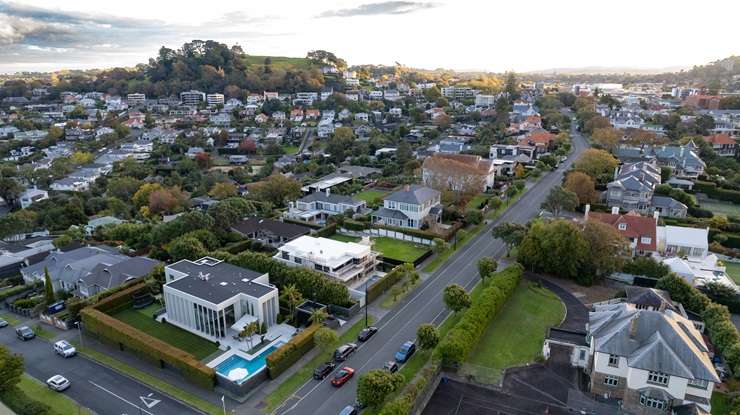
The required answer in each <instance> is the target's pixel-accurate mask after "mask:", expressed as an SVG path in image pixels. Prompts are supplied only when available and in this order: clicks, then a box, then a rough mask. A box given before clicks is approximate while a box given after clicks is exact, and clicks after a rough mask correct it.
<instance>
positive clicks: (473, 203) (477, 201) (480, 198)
mask: <svg viewBox="0 0 740 415" xmlns="http://www.w3.org/2000/svg"><path fill="white" fill-rule="evenodd" d="M489 197H491V195H490V194H485V193H481V194H479V195H477V196H476V197H474V198H472V199H470V201H469V202H468V204H467V205H465V209H480V205H481V204H482V203H483V202H484V201H485V200H486V199H488V198H489Z"/></svg>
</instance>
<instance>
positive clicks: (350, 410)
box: [339, 405, 358, 415]
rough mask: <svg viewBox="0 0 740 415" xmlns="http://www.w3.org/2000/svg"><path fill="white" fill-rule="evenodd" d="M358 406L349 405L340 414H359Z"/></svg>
mask: <svg viewBox="0 0 740 415" xmlns="http://www.w3.org/2000/svg"><path fill="white" fill-rule="evenodd" d="M357 414H358V412H357V408H355V407H354V406H352V405H347V406H345V407H344V409H342V411H341V412H339V415H357Z"/></svg>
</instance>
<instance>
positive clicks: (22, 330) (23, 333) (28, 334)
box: [15, 326, 36, 341]
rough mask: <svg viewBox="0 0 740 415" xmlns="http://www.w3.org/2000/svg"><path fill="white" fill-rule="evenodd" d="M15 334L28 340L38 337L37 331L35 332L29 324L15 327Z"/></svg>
mask: <svg viewBox="0 0 740 415" xmlns="http://www.w3.org/2000/svg"><path fill="white" fill-rule="evenodd" d="M15 335H16V336H18V338H19V339H21V340H23V341H26V340H31V339H33V338H34V337H36V333H34V332H33V330H31V329H30V328H28V326H21V327H18V328H17V329H15Z"/></svg>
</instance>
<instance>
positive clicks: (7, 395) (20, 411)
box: [0, 386, 56, 415]
mask: <svg viewBox="0 0 740 415" xmlns="http://www.w3.org/2000/svg"><path fill="white" fill-rule="evenodd" d="M0 401H2V402H3V403H4V404H5V405H7V406H8V408H10V409H11V410H12V411H13V412H14V413H15V414H16V415H51V414H55V413H56V412H54V411H53V410H52V409H51V407H50V406H49V405H47V404H45V403H43V402H41V401H37V400H36V399H33V398H32V397H30V396H28V395H27V394H26V392H24V391H22V390H21V389H19V388H18V387H17V386H16V387H13V388H12V389H9V390H7V391H5V392H3V393H2V395H0Z"/></svg>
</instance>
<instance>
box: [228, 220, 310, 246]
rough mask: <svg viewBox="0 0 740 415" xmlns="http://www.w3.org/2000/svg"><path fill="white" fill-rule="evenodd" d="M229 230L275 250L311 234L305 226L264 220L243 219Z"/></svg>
mask: <svg viewBox="0 0 740 415" xmlns="http://www.w3.org/2000/svg"><path fill="white" fill-rule="evenodd" d="M231 230H232V231H234V232H236V233H238V234H239V235H242V236H244V237H246V238H250V239H254V240H257V241H260V242H262V243H263V244H265V245H270V246H273V247H275V248H277V247H279V246H281V245H283V244H285V243H286V242H290V241H292V240H293V239H296V238H298V237H300V236H303V235H308V234H309V233H311V228H309V227H306V226H301V225H296V224H293V223H286V222H281V221H277V220H274V219H265V218H248V219H245V220H243V221H241V222H238V223H236V224H234V225H233V226H232V227H231Z"/></svg>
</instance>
